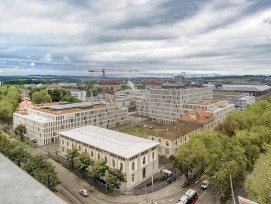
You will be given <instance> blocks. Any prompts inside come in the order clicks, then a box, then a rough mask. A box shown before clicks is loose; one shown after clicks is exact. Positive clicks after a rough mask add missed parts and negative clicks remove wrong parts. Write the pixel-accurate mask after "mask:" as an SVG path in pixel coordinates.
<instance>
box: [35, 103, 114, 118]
mask: <svg viewBox="0 0 271 204" xmlns="http://www.w3.org/2000/svg"><path fill="white" fill-rule="evenodd" d="M114 106H115V107H117V105H114V104H97V105H93V106H88V107H74V108H66V109H51V108H44V107H43V108H30V109H32V110H37V111H41V112H44V113H48V114H53V115H62V114H67V113H76V112H83V111H86V110H97V109H102V108H107V107H114Z"/></svg>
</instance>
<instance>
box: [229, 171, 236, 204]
mask: <svg viewBox="0 0 271 204" xmlns="http://www.w3.org/2000/svg"><path fill="white" fill-rule="evenodd" d="M230 182H231V193H232V200H233V204H236V203H235V198H234V192H233V187H232V179H231V174H230Z"/></svg>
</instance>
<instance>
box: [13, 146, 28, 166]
mask: <svg viewBox="0 0 271 204" xmlns="http://www.w3.org/2000/svg"><path fill="white" fill-rule="evenodd" d="M29 157H30V154H29V152H28V151H27V150H26V148H25V147H24V146H23V145H22V144H17V145H16V146H15V147H14V148H13V149H12V150H11V151H10V152H9V158H10V160H12V161H14V163H16V164H17V165H18V166H19V167H21V164H22V163H25V162H26V161H27V160H28V158H29Z"/></svg>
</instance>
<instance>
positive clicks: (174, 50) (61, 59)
mask: <svg viewBox="0 0 271 204" xmlns="http://www.w3.org/2000/svg"><path fill="white" fill-rule="evenodd" d="M110 3H111V1H108V0H101V1H99V2H95V1H84V0H81V1H76V3H75V2H74V1H68V0H67V1H41V0H40V1H35V2H33V1H28V0H27V1H1V2H0V19H2V21H1V22H0V35H1V38H0V75H2V76H3V75H29V74H56V75H57V74H61V75H84V73H86V74H88V73H87V71H86V70H87V69H91V68H140V69H144V70H148V71H150V72H151V73H180V71H185V72H189V73H191V74H213V73H217V74H225V75H229V74H237V75H238V74H271V69H270V64H271V59H270V54H271V45H270V44H271V37H270V36H271V35H270V34H271V2H270V1H268V0H262V1H256V0H229V1H227V2H223V1H218V0H217V1H216V0H214V1H208V0H195V1H185V0H182V1H180V0H179V1H178V0H173V1H169V0H163V1H148V0H138V1H131V0H125V1H118V2H114V5H112V3H111V4H110Z"/></svg>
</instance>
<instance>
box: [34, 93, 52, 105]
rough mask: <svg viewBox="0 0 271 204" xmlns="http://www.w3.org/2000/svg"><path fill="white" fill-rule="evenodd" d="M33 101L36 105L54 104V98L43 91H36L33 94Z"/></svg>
mask: <svg viewBox="0 0 271 204" xmlns="http://www.w3.org/2000/svg"><path fill="white" fill-rule="evenodd" d="M32 101H33V103H35V104H40V103H49V102H52V98H51V96H50V95H49V94H48V92H47V91H45V90H41V91H36V92H34V93H33V94H32Z"/></svg>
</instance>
